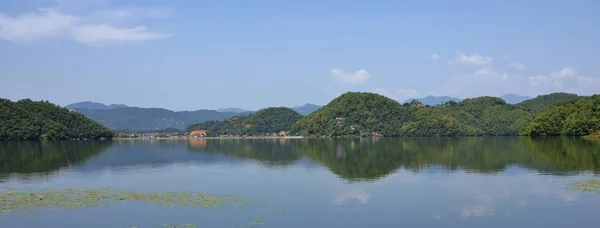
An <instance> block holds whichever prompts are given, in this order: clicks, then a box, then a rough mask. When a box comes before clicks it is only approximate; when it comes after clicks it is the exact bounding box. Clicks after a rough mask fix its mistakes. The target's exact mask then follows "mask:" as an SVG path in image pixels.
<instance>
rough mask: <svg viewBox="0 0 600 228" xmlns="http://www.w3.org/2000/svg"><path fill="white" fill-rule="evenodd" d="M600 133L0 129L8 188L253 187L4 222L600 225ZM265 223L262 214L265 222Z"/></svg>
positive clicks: (14, 216)
mask: <svg viewBox="0 0 600 228" xmlns="http://www.w3.org/2000/svg"><path fill="white" fill-rule="evenodd" d="M599 172H600V144H598V143H595V142H591V141H586V140H584V139H579V138H542V139H529V138H504V137H496V138H459V139H456V138H408V139H355V140H317V139H310V140H309V139H285V140H284V139H264V140H258V139H252V140H234V139H230V140H216V139H215V140H190V141H168V140H162V141H161V140H159V141H113V142H74V141H64V142H0V191H15V189H17V190H19V191H35V190H40V189H67V188H76V189H83V188H94V189H96V188H97V189H100V188H110V189H114V190H119V189H127V190H136V191H141V192H159V193H160V192H184V191H191V192H202V193H206V194H217V195H224V194H227V195H234V196H242V197H249V198H250V199H252V200H251V202H250V203H249V204H248V205H245V206H233V205H224V206H218V207H193V206H172V207H167V208H165V207H160V206H155V205H150V204H144V203H131V204H128V203H124V204H118V205H116V206H114V207H91V208H79V209H59V210H56V211H38V212H35V213H33V214H19V213H8V214H4V215H0V227H60V228H68V227H78V228H79V227H102V228H106V227H157V226H158V227H160V226H161V225H162V224H195V225H196V226H197V227H248V226H255V227H286V228H289V227H344V228H349V227H360V228H363V227H467V228H470V227H473V228H481V227H502V228H504V227H511V228H517V227H523V228H534V227H543V228H554V227H565V228H571V227H597V226H598V225H599V224H600V216H599V215H600V194H598V193H589V192H580V191H575V190H570V189H569V184H570V183H571V182H572V181H574V180H580V179H584V178H590V177H598V176H599V175H598V173H599ZM261 223H264V224H261Z"/></svg>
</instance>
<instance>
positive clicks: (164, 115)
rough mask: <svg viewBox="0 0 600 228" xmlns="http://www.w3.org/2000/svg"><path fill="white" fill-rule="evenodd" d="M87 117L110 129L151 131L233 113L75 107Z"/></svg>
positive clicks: (233, 114)
mask: <svg viewBox="0 0 600 228" xmlns="http://www.w3.org/2000/svg"><path fill="white" fill-rule="evenodd" d="M76 110H77V112H80V113H82V114H83V115H85V116H87V117H88V118H90V119H92V120H95V121H97V122H98V123H101V124H103V125H104V126H106V127H108V128H110V129H127V130H133V131H153V130H158V129H165V128H177V129H182V130H183V129H185V128H186V127H187V126H188V125H190V124H195V123H199V122H203V121H208V120H225V119H228V118H231V117H232V116H235V115H237V114H235V113H220V112H217V111H213V110H197V111H182V112H174V111H171V110H167V109H161V108H134V107H129V108H117V109H109V110H90V109H76Z"/></svg>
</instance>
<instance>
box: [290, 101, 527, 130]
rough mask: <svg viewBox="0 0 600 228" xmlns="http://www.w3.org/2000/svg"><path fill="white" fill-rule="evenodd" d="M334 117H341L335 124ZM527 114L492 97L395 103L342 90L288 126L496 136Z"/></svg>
mask: <svg viewBox="0 0 600 228" xmlns="http://www.w3.org/2000/svg"><path fill="white" fill-rule="evenodd" d="M336 118H345V123H344V125H343V126H338V124H337V121H336ZM532 118H533V114H532V113H531V112H530V111H526V110H523V109H520V108H518V107H515V106H513V105H509V104H507V103H506V102H505V101H504V100H502V99H500V98H496V97H479V98H471V99H465V100H463V101H461V102H454V101H450V102H447V103H445V104H442V105H438V106H425V105H423V104H421V103H420V102H419V101H412V102H411V103H405V104H404V105H400V104H399V103H398V102H395V101H393V100H391V99H389V98H386V97H383V96H380V95H377V94H371V93H346V94H344V95H342V96H340V97H338V98H336V99H334V100H333V101H331V102H330V103H329V104H328V105H326V106H325V107H323V108H321V109H320V110H318V111H316V112H314V113H312V114H310V115H308V116H306V117H304V118H302V119H301V120H300V121H298V122H297V123H296V124H295V125H294V127H293V128H292V133H293V134H299V135H304V136H329V135H331V136H345V135H359V134H361V133H362V135H372V133H373V132H377V133H379V134H381V135H383V136H408V137H414V136H496V135H502V136H506V135H517V134H519V130H520V129H521V128H522V127H523V126H524V125H525V124H526V123H527V122H528V121H530V120H531V119H532Z"/></svg>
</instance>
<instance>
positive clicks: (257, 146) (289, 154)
mask: <svg viewBox="0 0 600 228" xmlns="http://www.w3.org/2000/svg"><path fill="white" fill-rule="evenodd" d="M295 141H296V140H293V141H290V140H288V139H283V138H274V139H251V140H244V139H223V140H210V139H209V140H206V139H195V140H190V141H188V148H189V149H190V150H193V151H197V152H200V153H203V154H210V155H219V154H220V155H226V156H228V157H230V158H234V159H244V160H246V159H251V160H256V161H258V162H260V163H261V164H263V165H265V166H289V165H291V164H293V163H295V162H296V161H298V159H300V155H298V154H297V153H294V151H293V148H292V144H291V142H295Z"/></svg>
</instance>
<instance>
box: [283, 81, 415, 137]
mask: <svg viewBox="0 0 600 228" xmlns="http://www.w3.org/2000/svg"><path fill="white" fill-rule="evenodd" d="M409 114H410V113H408V112H407V109H405V108H403V107H402V105H401V104H400V103H398V102H397V101H395V100H392V99H389V98H387V97H384V96H381V95H378V94H375V93H360V92H348V93H345V94H343V95H341V96H339V97H338V98H336V99H334V100H332V101H331V102H330V103H329V104H327V105H326V106H324V107H322V108H321V109H319V110H317V111H315V112H313V113H311V114H309V115H307V116H305V117H304V118H302V119H301V120H299V121H298V122H297V123H296V124H294V126H293V128H292V131H291V132H292V134H299V135H305V136H309V135H310V136H329V135H331V136H342V135H359V134H361V133H362V134H363V135H364V134H371V133H372V132H378V133H380V134H382V135H384V136H399V135H400V126H402V123H404V122H406V121H407V120H409V118H410V116H409ZM336 118H344V119H345V120H343V125H338V123H337V119H336Z"/></svg>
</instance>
